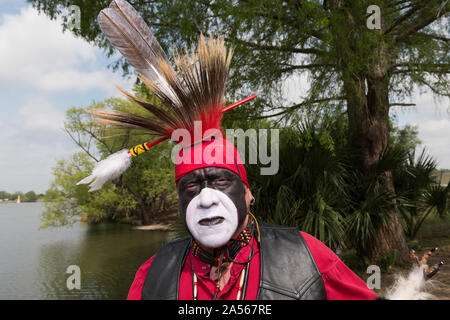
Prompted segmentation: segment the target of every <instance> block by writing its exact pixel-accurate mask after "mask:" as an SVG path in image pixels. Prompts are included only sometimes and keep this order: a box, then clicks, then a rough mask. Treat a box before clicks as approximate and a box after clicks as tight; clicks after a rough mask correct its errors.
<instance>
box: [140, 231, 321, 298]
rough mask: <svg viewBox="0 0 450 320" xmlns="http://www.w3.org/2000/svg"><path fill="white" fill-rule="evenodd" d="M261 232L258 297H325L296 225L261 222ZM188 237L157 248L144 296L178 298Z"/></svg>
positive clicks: (147, 277)
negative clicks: (285, 225)
mask: <svg viewBox="0 0 450 320" xmlns="http://www.w3.org/2000/svg"><path fill="white" fill-rule="evenodd" d="M260 233H261V243H260V260H261V264H260V265H261V271H260V272H261V273H260V281H259V288H258V296H257V299H258V300H320V299H326V293H325V286H324V284H323V280H322V276H321V274H320V272H319V269H318V268H317V266H316V263H315V262H314V259H313V257H312V255H311V252H310V251H309V248H308V246H307V245H306V242H305V240H304V239H303V237H302V235H301V234H300V232H299V231H298V230H297V229H296V228H289V227H281V226H275V225H270V224H265V223H261V224H260ZM191 241H192V239H191V237H186V238H182V239H179V240H175V241H172V242H169V243H166V244H165V245H164V246H162V247H161V249H159V251H158V252H157V253H156V256H155V258H154V259H153V262H152V264H151V266H150V269H149V271H148V273H147V276H146V278H145V282H144V286H143V288H142V299H143V300H176V299H178V289H179V282H180V275H181V270H182V269H183V266H184V262H185V261H186V257H187V255H188V253H189V250H190V248H191ZM249 276H250V277H251V274H250V275H249Z"/></svg>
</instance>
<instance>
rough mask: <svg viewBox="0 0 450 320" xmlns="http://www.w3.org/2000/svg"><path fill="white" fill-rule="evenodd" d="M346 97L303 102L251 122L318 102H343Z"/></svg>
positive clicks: (255, 118)
mask: <svg viewBox="0 0 450 320" xmlns="http://www.w3.org/2000/svg"><path fill="white" fill-rule="evenodd" d="M345 99H346V97H345V96H344V97H332V98H324V99H317V100H314V101H305V102H302V103H299V104H295V105H293V106H290V107H288V108H286V109H285V110H283V111H281V112H278V113H274V114H270V115H265V116H258V117H251V119H252V120H258V119H267V118H272V117H276V116H280V115H282V114H285V113H288V112H292V111H294V110H296V109H298V108H301V107H304V106H306V105H309V104H315V103H320V102H326V101H333V100H345Z"/></svg>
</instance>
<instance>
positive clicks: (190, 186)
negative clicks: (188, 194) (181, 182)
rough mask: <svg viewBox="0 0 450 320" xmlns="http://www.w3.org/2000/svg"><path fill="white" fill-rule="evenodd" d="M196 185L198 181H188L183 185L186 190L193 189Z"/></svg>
mask: <svg viewBox="0 0 450 320" xmlns="http://www.w3.org/2000/svg"><path fill="white" fill-rule="evenodd" d="M197 187H198V183H188V184H187V185H186V186H185V189H186V190H187V191H192V190H195V188H197Z"/></svg>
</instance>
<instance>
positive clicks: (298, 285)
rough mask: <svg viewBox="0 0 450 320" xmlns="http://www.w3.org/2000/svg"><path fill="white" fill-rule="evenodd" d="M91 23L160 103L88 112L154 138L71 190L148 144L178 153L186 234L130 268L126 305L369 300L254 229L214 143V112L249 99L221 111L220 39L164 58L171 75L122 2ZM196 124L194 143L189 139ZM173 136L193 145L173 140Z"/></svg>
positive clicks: (296, 242)
mask: <svg viewBox="0 0 450 320" xmlns="http://www.w3.org/2000/svg"><path fill="white" fill-rule="evenodd" d="M98 22H99V26H100V28H101V29H102V31H103V33H104V35H105V37H106V38H107V39H108V40H109V41H111V43H112V45H113V46H115V47H116V48H117V49H118V50H119V51H120V52H121V53H122V55H123V56H124V57H125V58H126V59H127V61H128V62H129V63H130V64H131V65H132V66H133V67H134V68H135V70H136V71H137V73H138V74H139V78H140V80H141V81H142V82H143V83H144V84H145V86H146V87H147V88H148V89H149V90H150V91H151V92H152V93H153V94H154V95H155V97H156V98H158V99H159V102H160V104H159V105H158V104H153V102H150V101H144V100H142V98H141V97H135V96H134V95H132V94H131V93H128V92H126V91H124V90H121V91H122V92H123V93H124V94H125V95H126V96H127V97H128V98H129V99H131V100H132V101H133V102H135V103H137V104H138V105H140V106H141V107H142V108H144V109H145V110H147V111H148V112H149V113H150V114H149V115H147V116H142V115H141V114H139V115H138V114H133V113H128V112H125V111H120V112H118V111H114V110H93V111H92V114H93V115H94V116H95V119H96V121H98V122H100V123H102V124H112V125H115V126H117V125H119V126H121V127H123V128H128V129H130V128H131V129H140V130H145V131H146V132H147V133H149V134H151V135H152V136H155V137H157V140H154V141H152V142H145V143H142V144H141V145H138V146H135V147H133V148H131V149H130V150H121V151H119V152H116V153H114V154H112V155H110V156H109V157H108V158H106V159H104V160H102V161H100V162H99V163H97V164H96V166H95V168H94V170H93V172H92V174H91V175H90V176H88V177H86V178H84V179H83V180H81V181H80V182H79V183H78V184H90V189H89V191H95V190H98V189H100V188H101V187H102V186H103V184H104V183H105V182H106V181H108V180H114V179H116V178H118V177H119V176H120V175H121V174H123V172H125V170H127V168H128V167H129V166H130V165H131V163H132V159H133V158H134V157H136V156H139V155H140V154H142V153H144V152H147V151H149V150H150V149H151V148H152V147H153V146H154V145H156V144H158V143H161V142H163V141H165V140H168V139H171V140H173V141H174V142H176V143H178V144H179V145H180V146H181V147H182V148H181V150H180V151H179V153H178V155H177V159H176V163H175V182H176V184H177V188H178V195H179V214H180V217H181V219H182V220H183V221H184V223H185V226H186V228H187V230H188V232H189V234H190V235H189V236H188V237H185V238H182V239H178V240H175V241H172V242H169V243H166V244H165V245H163V246H162V247H161V248H160V249H159V250H158V252H157V253H156V254H155V255H154V256H153V257H151V258H150V259H149V260H148V261H147V262H145V263H144V264H143V265H142V266H141V267H140V268H139V270H138V271H137V273H136V276H135V279H134V281H133V284H132V285H131V288H130V291H129V294H128V299H154V300H155V299H189V300H192V299H194V300H196V299H199V300H204V299H205V300H211V299H217V300H244V299H245V300H254V299H261V300H271V299H272V300H273V299H291V300H301V299H374V298H376V294H375V293H374V292H373V291H371V290H370V289H368V288H367V286H366V284H365V283H364V282H363V281H362V280H361V279H359V278H358V277H357V276H356V275H355V274H354V273H353V272H352V271H350V269H348V268H347V267H346V266H345V265H344V264H343V263H342V261H341V260H340V259H339V258H338V257H337V256H336V255H335V254H334V253H333V252H332V251H331V250H330V249H329V248H327V247H326V246H325V245H324V244H323V243H321V242H320V241H318V240H317V239H315V238H314V237H312V236H310V235H308V234H306V233H303V232H299V231H298V230H297V229H296V228H289V227H282V226H275V225H270V224H265V223H262V222H261V221H257V219H256V218H255V217H254V216H253V215H252V214H251V212H250V204H251V202H252V199H253V196H252V193H251V191H250V185H249V183H248V181H247V176H246V172H245V168H244V165H243V162H242V160H241V158H240V157H239V154H238V152H237V150H236V149H235V148H234V146H233V144H232V143H230V142H229V141H227V140H226V139H223V138H222V136H221V134H220V133H222V131H221V127H220V123H221V120H222V116H223V113H224V112H226V111H228V110H230V109H231V108H233V107H235V106H237V105H239V104H242V103H244V102H246V101H248V100H250V99H252V98H254V97H255V96H252V97H249V98H246V99H244V100H241V101H240V102H237V103H235V104H233V105H231V106H227V107H225V104H224V103H225V89H226V82H227V77H228V71H229V66H230V62H231V57H232V50H230V49H227V48H226V46H225V40H224V38H223V37H219V38H209V39H205V38H204V37H203V36H200V38H199V42H198V47H197V52H195V50H194V49H192V50H186V51H185V53H184V54H183V55H181V54H179V53H178V51H177V50H174V57H173V58H174V59H173V61H174V63H175V65H176V68H174V67H173V65H172V62H171V61H170V60H169V59H168V58H167V56H166V54H165V53H164V51H163V50H162V48H161V46H160V45H159V43H158V41H157V40H156V39H155V37H154V35H153V34H152V33H151V31H150V29H149V28H148V26H147V25H146V22H145V21H144V20H143V19H142V17H140V16H139V14H138V13H137V12H136V10H135V9H134V8H133V7H132V6H131V5H130V4H129V3H127V2H126V1H125V0H113V1H112V2H111V4H110V6H109V7H108V8H105V9H103V10H101V12H100V13H99V16H98ZM161 105H162V106H164V107H163V108H161ZM198 121H199V122H200V123H201V125H202V128H201V130H200V131H201V132H200V133H201V134H200V139H197V138H196V134H195V133H196V131H195V128H196V123H197V122H198ZM211 130H212V131H211ZM180 131H183V132H188V133H189V134H190V135H191V137H192V136H193V137H194V139H193V140H192V141H187V142H186V143H185V142H184V141H181V140H178V139H175V138H174V134H175V133H177V132H180ZM207 132H210V134H206V133H207ZM211 132H212V133H211ZM277 191H278V190H273V192H277Z"/></svg>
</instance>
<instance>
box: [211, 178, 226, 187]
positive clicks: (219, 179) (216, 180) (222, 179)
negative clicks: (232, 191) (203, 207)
mask: <svg viewBox="0 0 450 320" xmlns="http://www.w3.org/2000/svg"><path fill="white" fill-rule="evenodd" d="M228 182H229V180H228V179H226V178H218V179H215V180H214V184H218V185H225V184H227V183H228Z"/></svg>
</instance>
